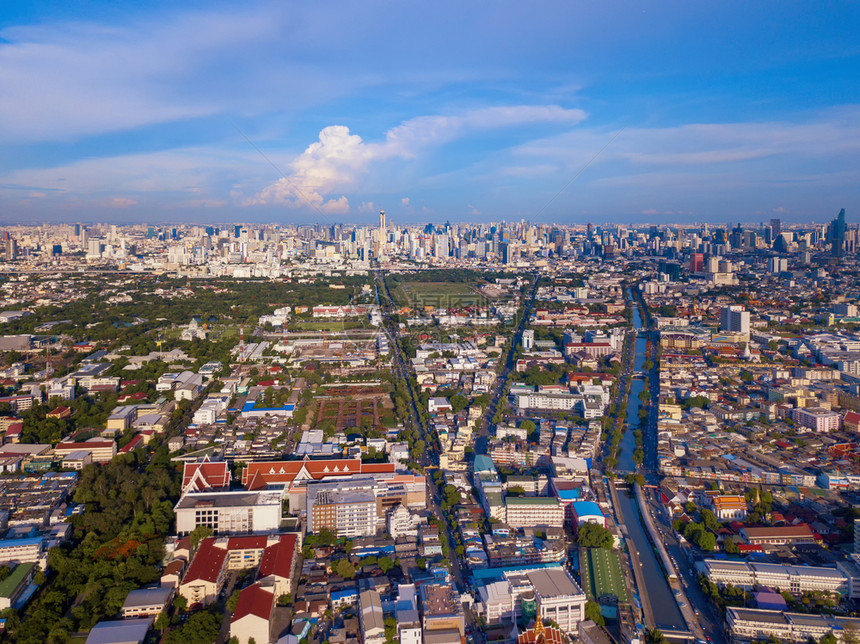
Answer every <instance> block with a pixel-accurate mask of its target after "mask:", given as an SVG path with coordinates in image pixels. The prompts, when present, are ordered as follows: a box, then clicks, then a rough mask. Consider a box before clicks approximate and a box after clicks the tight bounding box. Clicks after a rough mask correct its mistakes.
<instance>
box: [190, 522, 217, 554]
mask: <svg viewBox="0 0 860 644" xmlns="http://www.w3.org/2000/svg"><path fill="white" fill-rule="evenodd" d="M211 536H212V528H210V527H209V526H208V525H199V526H197V527H196V528H194V529H193V530H192V531H191V532H190V533H189V534H188V538H189V539H190V540H191V548H192V549H193V550H197V547H198V546H199V545H200V542H201V541H203V540H204V539H205V538H207V537H211Z"/></svg>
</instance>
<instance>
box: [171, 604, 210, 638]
mask: <svg viewBox="0 0 860 644" xmlns="http://www.w3.org/2000/svg"><path fill="white" fill-rule="evenodd" d="M220 623H221V621H220V619H219V618H218V616H217V615H216V614H214V613H211V612H209V611H200V612H198V613H194V614H193V615H191V617H189V618H188V621H187V622H185V624H183V625H182V626H180V627H179V628H177V629H176V630H174V631H170V633H168V634H167V637H166V641H167V643H168V644H210V643H211V642H214V641H215V640H216V639H218V630H219V626H220Z"/></svg>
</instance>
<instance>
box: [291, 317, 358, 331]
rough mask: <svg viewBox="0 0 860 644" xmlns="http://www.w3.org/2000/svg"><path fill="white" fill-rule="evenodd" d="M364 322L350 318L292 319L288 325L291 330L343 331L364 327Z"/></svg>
mask: <svg viewBox="0 0 860 644" xmlns="http://www.w3.org/2000/svg"><path fill="white" fill-rule="evenodd" d="M364 327H365V324H364V322H362V321H360V320H357V319H349V320H307V321H292V322H290V323H289V324H288V325H287V330H289V331H343V330H349V329H363V328H364Z"/></svg>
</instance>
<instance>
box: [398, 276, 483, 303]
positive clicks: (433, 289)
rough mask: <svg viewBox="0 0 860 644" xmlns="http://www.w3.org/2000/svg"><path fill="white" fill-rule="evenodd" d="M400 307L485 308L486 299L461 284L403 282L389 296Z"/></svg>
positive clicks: (466, 285)
mask: <svg viewBox="0 0 860 644" xmlns="http://www.w3.org/2000/svg"><path fill="white" fill-rule="evenodd" d="M391 295H392V297H393V298H394V300H395V302H396V303H397V304H399V305H401V306H408V307H411V308H415V309H422V308H424V307H425V306H432V307H434V308H444V309H448V308H453V307H461V306H486V302H487V300H486V298H485V297H483V296H482V295H479V294H478V293H476V292H475V291H474V290H472V288H471V287H469V285H468V284H464V283H462V282H403V283H401V284H399V285H398V287H397V288H396V289H395V290H394V292H393V293H392V294H391Z"/></svg>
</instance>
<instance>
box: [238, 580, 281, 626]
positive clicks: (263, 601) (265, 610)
mask: <svg viewBox="0 0 860 644" xmlns="http://www.w3.org/2000/svg"><path fill="white" fill-rule="evenodd" d="M274 605H275V594H274V593H273V592H270V591H268V590H266V589H265V588H263V587H261V586H260V584H251V585H250V586H248V587H247V588H245V589H244V590H243V591H242V592H241V593H239V601H238V603H237V604H236V612H234V613H233V618H232V619H231V620H230V621H231V623H232V622H238V621H239V620H240V619H242V618H243V617H247V616H248V615H254V616H255V617H259V618H260V619H265V620H267V621H268V619H269V617H271V615H272V608H273V607H274Z"/></svg>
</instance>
